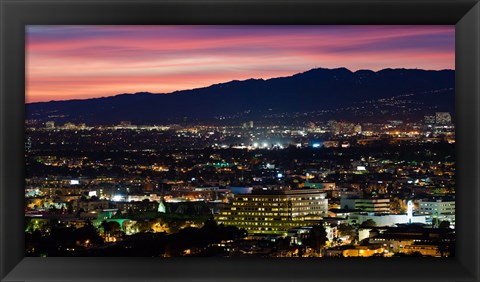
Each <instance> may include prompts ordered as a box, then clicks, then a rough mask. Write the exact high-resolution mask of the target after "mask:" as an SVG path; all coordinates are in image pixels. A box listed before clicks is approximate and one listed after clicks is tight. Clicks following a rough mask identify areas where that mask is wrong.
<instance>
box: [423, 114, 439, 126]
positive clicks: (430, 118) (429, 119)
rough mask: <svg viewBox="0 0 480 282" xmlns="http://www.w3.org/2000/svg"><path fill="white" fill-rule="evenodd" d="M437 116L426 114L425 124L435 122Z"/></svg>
mask: <svg viewBox="0 0 480 282" xmlns="http://www.w3.org/2000/svg"><path fill="white" fill-rule="evenodd" d="M435 118H436V117H435V116H434V115H425V116H424V117H423V123H425V124H435Z"/></svg>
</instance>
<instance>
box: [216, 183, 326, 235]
mask: <svg viewBox="0 0 480 282" xmlns="http://www.w3.org/2000/svg"><path fill="white" fill-rule="evenodd" d="M325 195H326V194H325V193H322V192H320V191H318V190H316V189H301V190H277V191H272V190H261V191H253V192H252V194H242V195H235V197H234V199H233V202H232V203H231V204H230V205H228V206H226V207H225V208H223V209H222V210H221V211H220V213H219V214H218V215H216V216H215V220H216V221H217V222H218V224H225V225H234V226H237V227H239V228H245V229H246V230H247V231H248V233H250V234H277V235H286V234H287V231H288V229H291V228H295V227H299V226H306V225H309V224H310V225H311V224H314V223H318V222H319V221H320V220H321V219H322V217H324V216H327V212H328V199H326V198H325Z"/></svg>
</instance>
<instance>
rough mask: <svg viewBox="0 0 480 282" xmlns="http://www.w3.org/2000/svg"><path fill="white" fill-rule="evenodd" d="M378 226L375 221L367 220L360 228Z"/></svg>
mask: <svg viewBox="0 0 480 282" xmlns="http://www.w3.org/2000/svg"><path fill="white" fill-rule="evenodd" d="M375 226H377V223H376V222H375V220H373V219H367V220H365V221H364V222H362V224H360V227H375Z"/></svg>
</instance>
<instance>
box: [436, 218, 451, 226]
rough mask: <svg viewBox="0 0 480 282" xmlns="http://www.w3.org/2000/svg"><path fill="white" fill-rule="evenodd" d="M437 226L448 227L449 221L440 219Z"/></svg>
mask: <svg viewBox="0 0 480 282" xmlns="http://www.w3.org/2000/svg"><path fill="white" fill-rule="evenodd" d="M438 228H450V221H448V220H442V221H441V222H440V224H439V225H438Z"/></svg>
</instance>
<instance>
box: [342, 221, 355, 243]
mask: <svg viewBox="0 0 480 282" xmlns="http://www.w3.org/2000/svg"><path fill="white" fill-rule="evenodd" d="M338 233H339V235H340V236H341V237H344V236H348V237H349V239H350V240H353V239H355V237H356V236H357V231H356V228H355V226H353V225H349V224H347V223H342V224H340V225H339V226H338Z"/></svg>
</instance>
